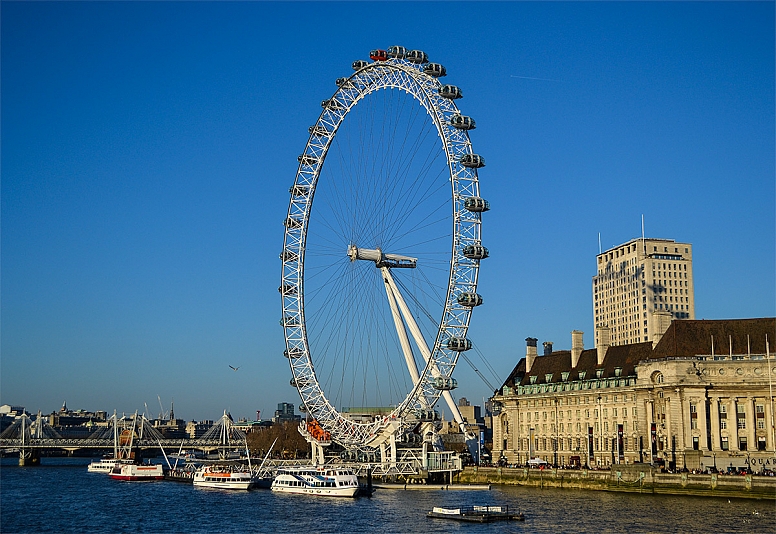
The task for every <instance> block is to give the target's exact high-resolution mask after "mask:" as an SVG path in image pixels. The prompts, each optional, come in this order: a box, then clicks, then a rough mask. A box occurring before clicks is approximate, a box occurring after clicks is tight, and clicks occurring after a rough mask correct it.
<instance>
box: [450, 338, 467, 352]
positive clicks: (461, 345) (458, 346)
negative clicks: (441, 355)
mask: <svg viewBox="0 0 776 534" xmlns="http://www.w3.org/2000/svg"><path fill="white" fill-rule="evenodd" d="M447 348H448V349H450V350H454V351H456V352H463V351H465V350H469V349H470V348H472V342H471V340H469V339H466V338H465V337H451V338H450V339H449V340H448V341H447Z"/></svg>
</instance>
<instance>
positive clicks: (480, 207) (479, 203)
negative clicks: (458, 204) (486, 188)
mask: <svg viewBox="0 0 776 534" xmlns="http://www.w3.org/2000/svg"><path fill="white" fill-rule="evenodd" d="M463 207H464V208H466V209H467V210H469V211H471V212H474V213H482V212H483V211H488V210H489V209H490V202H488V201H487V200H485V199H484V198H480V197H469V198H467V199H466V200H464V201H463Z"/></svg>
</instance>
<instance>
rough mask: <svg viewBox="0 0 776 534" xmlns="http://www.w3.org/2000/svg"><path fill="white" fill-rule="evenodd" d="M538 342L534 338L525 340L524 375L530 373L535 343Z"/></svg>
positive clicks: (534, 357) (534, 355)
mask: <svg viewBox="0 0 776 534" xmlns="http://www.w3.org/2000/svg"><path fill="white" fill-rule="evenodd" d="M537 341H539V340H538V339H536V338H535V337H527V338H525V372H526V374H528V373H530V372H531V367H533V362H534V360H535V359H536V342H537Z"/></svg>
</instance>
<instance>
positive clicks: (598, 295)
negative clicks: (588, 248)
mask: <svg viewBox="0 0 776 534" xmlns="http://www.w3.org/2000/svg"><path fill="white" fill-rule="evenodd" d="M596 263H597V273H596V275H595V276H594V277H593V319H594V323H595V325H596V328H597V331H596V336H599V335H601V336H609V337H608V339H597V338H596V340H595V343H596V345H598V344H599V343H604V344H610V345H628V344H632V343H641V342H644V341H653V342H657V341H659V339H660V335H661V334H662V332H665V330H666V328H667V327H668V324H669V323H670V322H671V321H672V320H673V319H695V291H694V285H693V272H692V245H691V244H689V243H677V242H676V241H673V240H671V239H633V240H631V241H629V242H627V243H625V244H622V245H620V246H617V247H613V248H611V249H609V250H607V251H606V252H602V253H601V254H598V256H596Z"/></svg>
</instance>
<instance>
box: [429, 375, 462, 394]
mask: <svg viewBox="0 0 776 534" xmlns="http://www.w3.org/2000/svg"><path fill="white" fill-rule="evenodd" d="M457 387H458V381H457V380H456V379H455V378H453V377H450V376H438V377H436V378H434V389H436V390H439V391H450V390H453V389H455V388H457Z"/></svg>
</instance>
